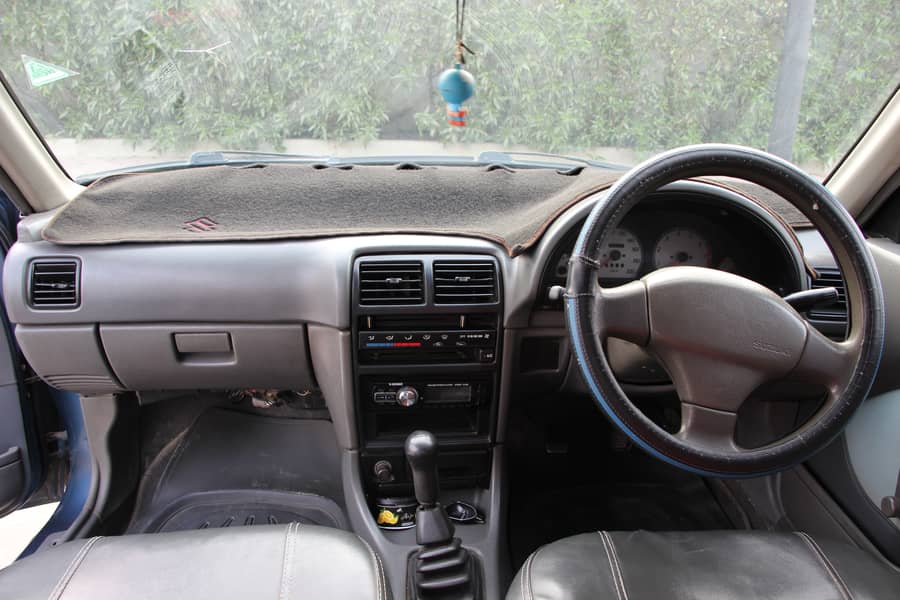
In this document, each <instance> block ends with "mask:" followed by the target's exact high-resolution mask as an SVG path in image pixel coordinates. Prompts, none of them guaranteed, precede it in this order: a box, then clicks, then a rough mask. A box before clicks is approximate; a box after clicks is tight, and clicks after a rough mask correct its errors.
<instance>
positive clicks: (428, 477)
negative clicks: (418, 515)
mask: <svg viewBox="0 0 900 600" xmlns="http://www.w3.org/2000/svg"><path fill="white" fill-rule="evenodd" d="M404 450H405V451H406V460H407V462H409V468H410V469H412V476H413V487H414V488H415V491H416V500H418V502H419V505H420V506H421V507H422V508H425V509H428V508H434V506H435V505H436V504H437V501H438V474H437V439H435V437H434V435H432V434H431V432H429V431H413V432H412V433H411V434H409V437H407V438H406V446H405V448H404Z"/></svg>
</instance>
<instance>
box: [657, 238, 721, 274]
mask: <svg viewBox="0 0 900 600" xmlns="http://www.w3.org/2000/svg"><path fill="white" fill-rule="evenodd" d="M653 264H654V265H655V266H656V268H657V269H661V268H663V267H680V266H687V265H689V266H694V267H709V266H712V249H711V248H710V245H709V242H708V241H707V240H706V238H704V237H703V236H702V235H700V234H699V233H697V232H696V231H694V230H692V229H685V228H676V229H670V230H669V231H667V232H665V233H664V234H663V235H662V237H660V238H659V241H658V242H657V243H656V249H655V250H654V252H653Z"/></svg>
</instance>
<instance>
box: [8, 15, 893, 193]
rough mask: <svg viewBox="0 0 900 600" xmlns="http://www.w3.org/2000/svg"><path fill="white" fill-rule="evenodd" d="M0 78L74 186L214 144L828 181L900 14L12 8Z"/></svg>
mask: <svg viewBox="0 0 900 600" xmlns="http://www.w3.org/2000/svg"><path fill="white" fill-rule="evenodd" d="M4 4H5V6H4V8H3V10H2V11H0V32H2V36H0V70H2V72H3V75H4V77H5V79H6V81H7V82H8V84H9V85H10V86H11V87H12V88H13V90H14V92H15V93H16V95H17V96H18V98H19V100H20V102H21V103H22V104H23V105H24V107H25V109H26V111H27V112H28V113H29V114H30V116H31V118H32V120H33V122H34V123H35V124H36V126H37V128H38V129H39V131H40V132H41V134H43V135H44V137H45V138H46V140H47V141H48V143H49V145H50V147H51V148H52V150H53V151H54V153H55V154H56V155H57V157H58V158H59V160H60V161H61V163H62V164H63V166H64V167H66V169H67V170H68V172H69V174H70V175H72V176H79V175H83V174H87V173H94V172H100V171H106V170H110V169H115V168H121V167H126V166H133V165H138V164H144V163H152V162H162V161H183V160H185V159H186V157H187V156H189V155H190V154H191V153H192V152H195V151H201V150H212V149H226V150H269V151H284V152H290V153H298V154H311V155H317V156H331V155H341V156H359V155H406V156H409V155H428V156H433V155H448V154H449V155H466V156H476V155H478V154H479V153H480V152H482V151H485V150H504V149H506V150H531V151H540V152H554V153H563V154H569V155H577V156H582V157H588V158H593V159H599V160H603V161H608V162H613V163H617V164H624V165H629V164H633V163H635V162H636V161H639V160H640V159H642V158H644V157H646V156H648V155H649V154H652V153H654V152H657V151H660V150H663V149H667V148H671V147H675V146H679V145H684V144H691V143H699V142H727V143H734V144H745V145H749V146H753V147H756V148H761V149H767V150H770V151H772V152H774V153H776V154H779V155H781V156H784V157H787V158H789V159H791V160H793V161H794V162H796V163H798V164H800V165H801V166H803V167H804V168H806V169H807V170H809V171H811V172H812V173H814V174H818V175H820V176H821V175H824V174H825V173H827V171H828V170H829V168H830V167H831V165H833V164H834V163H835V162H836V161H837V160H838V159H839V158H840V157H841V156H842V155H843V154H844V152H845V151H846V150H847V148H848V147H849V146H850V144H852V143H853V141H854V140H855V139H856V137H857V136H858V135H859V134H860V133H861V131H862V130H863V128H864V127H865V126H866V124H868V123H869V122H870V121H871V119H872V118H873V117H874V115H875V114H876V113H877V110H878V109H879V107H880V106H881V105H882V104H883V103H884V101H885V100H886V99H887V98H888V96H889V94H890V93H891V92H892V90H893V89H894V88H895V86H896V84H897V80H898V71H900V36H898V35H897V31H900V3H898V2H897V1H896V0H859V1H856V2H845V1H840V0H818V1H817V2H813V1H812V0H810V1H808V2H806V1H800V0H789V1H784V0H780V1H779V0H761V1H756V2H747V1H745V0H718V1H715V2H697V1H686V0H677V1H672V2H659V1H658V0H633V1H628V2H623V1H621V0H585V1H576V0H571V1H562V0H557V1H555V2H550V1H548V2H544V1H540V0H522V1H519V2H512V1H505V0H503V1H501V0H471V1H470V2H468V3H467V7H466V12H465V23H464V30H463V37H464V40H465V44H466V45H467V46H468V47H469V48H471V50H472V51H473V52H474V54H471V55H468V56H467V65H466V68H467V69H468V70H469V71H471V73H472V75H473V76H474V77H475V92H474V96H473V97H472V98H471V99H470V100H468V101H467V102H466V103H465V109H466V110H467V111H468V114H467V115H466V120H467V124H466V126H465V127H458V126H453V125H451V124H449V123H448V120H447V118H448V117H447V104H446V102H445V100H444V99H442V97H441V95H440V93H439V91H438V86H437V80H438V78H439V76H440V74H441V72H442V71H443V70H444V69H447V68H448V67H452V66H453V63H454V49H455V41H456V37H455V36H456V34H455V27H456V14H455V13H456V3H455V2H454V1H453V0H391V1H390V2H385V1H383V0H337V1H329V0H306V1H304V2H297V1H295V0H254V1H249V0H248V1H240V0H128V1H122V0H55V1H54V0H47V1H44V2H40V3H35V2H33V1H28V0H26V1H23V0H7V1H6V2H5V3H4Z"/></svg>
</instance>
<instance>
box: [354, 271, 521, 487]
mask: <svg viewBox="0 0 900 600" xmlns="http://www.w3.org/2000/svg"><path fill="white" fill-rule="evenodd" d="M353 281H354V286H353V303H352V307H351V308H352V316H353V340H354V344H355V350H354V370H355V383H356V390H355V391H356V412H357V420H356V422H357V423H358V427H359V429H360V431H359V434H360V442H361V456H360V462H361V468H362V477H363V483H364V486H365V488H366V491H367V493H368V494H369V495H370V497H372V498H385V497H397V496H409V495H410V494H411V492H412V479H411V475H410V471H409V467H408V465H407V464H406V460H405V458H404V453H403V446H404V441H405V440H406V437H407V435H409V433H410V432H412V431H414V430H428V431H430V432H432V433H433V434H434V435H435V437H436V438H437V440H438V443H439V445H440V448H441V451H440V453H439V459H438V466H437V468H438V474H439V476H440V478H441V486H442V487H443V488H444V489H454V488H473V487H482V488H485V487H487V486H488V481H489V479H490V474H491V473H490V470H491V443H492V441H493V438H494V434H495V431H494V430H495V423H496V413H497V404H498V400H497V397H498V392H499V383H500V379H499V365H500V353H501V351H502V348H501V338H502V336H501V335H500V334H501V324H502V317H503V314H502V309H503V305H502V298H503V294H502V281H501V277H500V269H499V265H498V264H497V261H496V259H495V258H494V257H492V256H485V255H465V254H464V255H446V254H441V255H418V254H417V255H377V256H365V257H360V258H358V259H357V260H356V263H355V264H354V279H353Z"/></svg>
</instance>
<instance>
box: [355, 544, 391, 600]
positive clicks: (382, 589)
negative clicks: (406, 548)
mask: <svg viewBox="0 0 900 600" xmlns="http://www.w3.org/2000/svg"><path fill="white" fill-rule="evenodd" d="M359 540H360V541H361V542H362V543H363V544H364V545H365V547H366V550H368V551H369V556H370V557H371V559H372V563H373V564H374V566H375V594H376V596H377V597H378V600H385V599H386V598H387V596H386V593H387V581H386V580H385V576H384V565H383V564H382V562H381V557H380V556H378V553H376V552H375V551H374V550H373V549H372V546H371V545H370V544H369V542H367V541H366V540H364V539H362V538H359Z"/></svg>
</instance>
